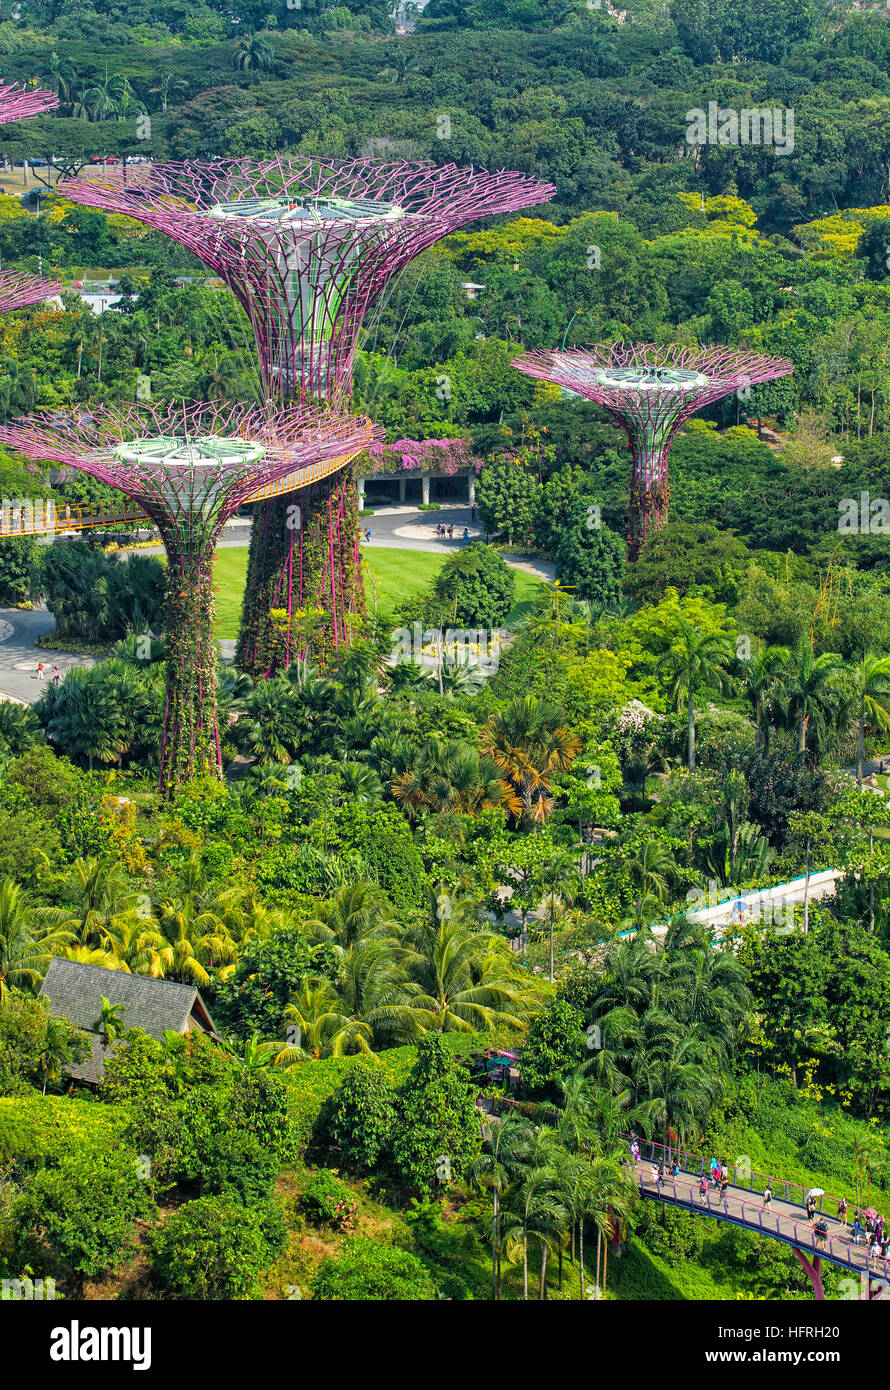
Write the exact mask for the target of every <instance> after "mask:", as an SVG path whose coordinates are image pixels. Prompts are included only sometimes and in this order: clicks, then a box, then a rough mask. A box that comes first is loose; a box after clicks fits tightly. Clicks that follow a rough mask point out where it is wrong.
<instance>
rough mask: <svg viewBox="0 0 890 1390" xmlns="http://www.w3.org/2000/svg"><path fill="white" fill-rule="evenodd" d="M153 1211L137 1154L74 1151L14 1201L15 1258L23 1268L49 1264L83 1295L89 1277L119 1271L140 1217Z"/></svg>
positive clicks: (42, 1266) (26, 1186) (40, 1266)
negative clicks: (84, 1285) (84, 1284)
mask: <svg viewBox="0 0 890 1390" xmlns="http://www.w3.org/2000/svg"><path fill="white" fill-rule="evenodd" d="M153 1212H154V1202H153V1200H152V1196H151V1189H150V1186H149V1184H148V1183H146V1182H145V1181H144V1180H143V1179H142V1178H140V1177H139V1176H138V1172H137V1167H136V1156H135V1155H134V1154H131V1153H128V1152H127V1151H126V1150H118V1151H117V1152H115V1153H111V1154H97V1153H95V1152H93V1153H76V1154H73V1155H71V1156H70V1157H68V1158H65V1159H63V1161H62V1162H61V1163H60V1164H59V1166H58V1168H46V1169H44V1170H43V1171H41V1172H39V1173H36V1174H35V1175H34V1177H32V1178H30V1179H29V1180H28V1182H27V1183H26V1184H25V1186H24V1188H23V1190H22V1192H21V1194H20V1195H19V1197H18V1198H17V1199H16V1200H15V1202H14V1203H13V1216H14V1219H15V1221H16V1226H17V1241H16V1244H17V1249H16V1254H17V1256H18V1258H19V1260H20V1262H21V1264H22V1265H26V1264H27V1265H31V1266H32V1267H35V1268H45V1267H46V1266H47V1265H48V1266H49V1268H50V1270H51V1271H52V1272H53V1274H54V1275H59V1276H61V1278H62V1279H63V1280H68V1281H70V1282H71V1284H72V1287H73V1292H75V1293H79V1292H80V1291H81V1290H82V1288H83V1283H84V1280H85V1279H88V1278H95V1277H96V1276H98V1275H103V1274H105V1273H107V1272H108V1271H109V1270H113V1269H115V1268H117V1266H118V1265H119V1263H120V1261H121V1260H122V1259H123V1257H124V1255H125V1254H126V1252H127V1250H128V1249H129V1247H130V1246H131V1244H132V1242H133V1237H134V1223H135V1220H136V1218H137V1217H146V1216H149V1215H150V1214H152V1213H153Z"/></svg>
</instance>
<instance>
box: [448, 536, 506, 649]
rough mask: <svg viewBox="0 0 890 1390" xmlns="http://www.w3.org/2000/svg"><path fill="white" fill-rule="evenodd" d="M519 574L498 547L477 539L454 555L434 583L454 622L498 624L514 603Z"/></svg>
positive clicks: (488, 626) (481, 625)
mask: <svg viewBox="0 0 890 1390" xmlns="http://www.w3.org/2000/svg"><path fill="white" fill-rule="evenodd" d="M515 587H516V578H515V575H514V573H513V570H512V569H510V567H509V565H507V564H506V563H505V562H504V560H502V559H501V557H500V555H499V554H498V553H497V551H496V550H495V549H494V548H493V547H492V546H490V545H485V544H483V543H482V542H481V541H475V542H474V543H473V544H472V545H467V546H464V548H463V549H462V550H459V551H458V552H457V554H455V555H452V556H451V557H450V558H449V559H448V560H446V562H445V564H444V565H443V566H442V568H441V570H440V571H439V573H438V575H437V576H436V582H435V585H434V592H435V595H436V598H437V599H438V600H439V602H440V603H441V605H442V606H443V608H444V610H445V612H446V613H447V615H448V616H449V617H450V618H451V620H452V623H453V625H454V626H460V627H473V628H477V627H487V628H492V627H497V626H498V625H499V624H500V623H502V622H503V621H504V619H505V618H506V616H507V614H508V613H509V612H510V609H511V608H512V607H513V594H514V590H515Z"/></svg>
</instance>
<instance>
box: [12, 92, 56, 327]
mask: <svg viewBox="0 0 890 1390" xmlns="http://www.w3.org/2000/svg"><path fill="white" fill-rule="evenodd" d="M58 104H59V98H58V97H57V96H56V95H55V93H54V92H47V91H44V90H43V88H42V87H15V86H12V87H5V86H0V125H8V124H9V122H10V121H23V120H27V119H28V117H30V116H39V115H41V114H42V113H43V112H44V111H52V110H53V109H54V107H56V106H58ZM61 288H62V287H61V285H57V284H55V283H54V282H53V281H50V280H41V279H40V278H39V277H38V276H36V275H18V274H16V272H14V271H7V272H6V273H5V274H3V275H0V314H5V313H7V312H8V311H9V310H10V309H24V308H25V307H26V306H27V305H29V304H39V303H40V301H41V300H43V299H49V298H50V296H51V295H54V294H58V293H59V292H60V290H61Z"/></svg>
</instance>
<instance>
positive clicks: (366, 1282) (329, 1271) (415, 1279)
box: [312, 1238, 438, 1303]
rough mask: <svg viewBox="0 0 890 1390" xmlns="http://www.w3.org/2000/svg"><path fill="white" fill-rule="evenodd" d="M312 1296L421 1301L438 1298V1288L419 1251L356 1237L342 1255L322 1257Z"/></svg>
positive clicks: (355, 1300)
mask: <svg viewBox="0 0 890 1390" xmlns="http://www.w3.org/2000/svg"><path fill="white" fill-rule="evenodd" d="M312 1297H313V1298H319V1299H328V1300H330V1301H333V1302H338V1303H346V1302H355V1303H360V1302H362V1301H364V1300H373V1301H374V1302H375V1303H380V1302H383V1303H420V1302H425V1301H428V1300H431V1299H434V1298H437V1297H438V1290H437V1288H436V1285H435V1284H434V1282H433V1280H432V1277H431V1275H430V1273H429V1271H428V1270H427V1269H426V1267H425V1266H424V1265H423V1264H421V1262H420V1260H419V1259H418V1258H417V1256H416V1255H412V1254H410V1253H409V1252H408V1251H407V1250H398V1249H396V1248H394V1247H392V1246H389V1245H380V1244H378V1242H377V1241H374V1240H366V1239H362V1238H355V1239H353V1240H350V1241H349V1242H348V1243H347V1244H346V1246H345V1248H344V1250H343V1252H342V1254H341V1255H340V1258H339V1259H337V1260H334V1259H327V1260H322V1262H321V1265H320V1266H319V1270H318V1273H317V1275H316V1276H315V1279H314V1281H313V1283H312Z"/></svg>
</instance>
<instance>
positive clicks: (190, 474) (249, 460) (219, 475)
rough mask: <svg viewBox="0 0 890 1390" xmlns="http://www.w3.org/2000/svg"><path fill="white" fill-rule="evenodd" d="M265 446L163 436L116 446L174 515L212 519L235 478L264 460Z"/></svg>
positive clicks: (242, 441) (208, 437) (118, 453)
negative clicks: (212, 514) (200, 515)
mask: <svg viewBox="0 0 890 1390" xmlns="http://www.w3.org/2000/svg"><path fill="white" fill-rule="evenodd" d="M265 452H266V451H265V449H264V448H263V446H262V444H257V443H252V442H251V441H250V440H246V439H222V438H220V437H218V436H216V435H198V436H197V437H196V438H194V439H186V438H185V437H183V436H175V435H160V436H158V437H157V438H155V439H134V440H131V441H130V442H128V443H126V444H118V445H116V447H115V449H114V453H115V454H116V456H117V457H118V458H119V459H121V460H122V461H123V462H124V463H127V464H129V465H130V466H131V467H134V468H138V469H140V470H141V471H142V472H143V473H144V474H145V475H146V476H147V477H148V478H151V479H152V481H153V482H154V484H155V487H156V489H157V494H158V497H159V498H160V499H162V500H163V501H164V503H165V504H166V505H167V506H168V507H169V508H170V510H171V512H172V513H174V514H175V513H177V512H187V513H193V512H200V513H201V514H202V515H204V516H207V515H209V514H210V513H211V512H212V511H213V510H214V507H215V505H216V502H217V500H218V499H219V498H220V497H223V496H225V495H226V494H227V493H228V491H229V487H230V485H231V480H232V475H233V473H237V472H239V471H240V470H242V469H243V468H245V467H249V466H250V465H251V464H254V463H257V462H258V461H259V460H260V459H261V458H262V457H263V456H264V454H265Z"/></svg>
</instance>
